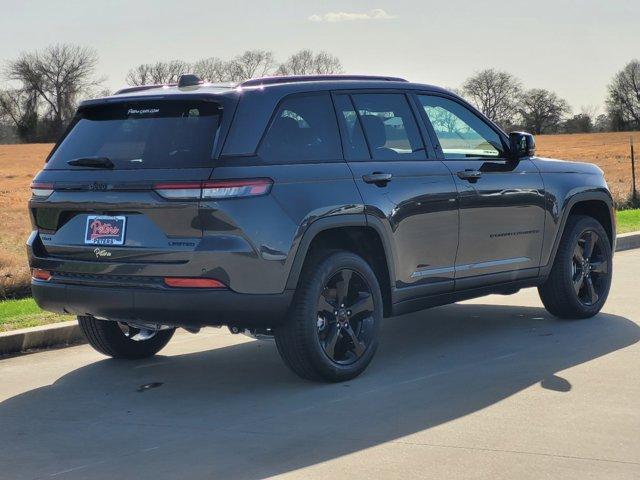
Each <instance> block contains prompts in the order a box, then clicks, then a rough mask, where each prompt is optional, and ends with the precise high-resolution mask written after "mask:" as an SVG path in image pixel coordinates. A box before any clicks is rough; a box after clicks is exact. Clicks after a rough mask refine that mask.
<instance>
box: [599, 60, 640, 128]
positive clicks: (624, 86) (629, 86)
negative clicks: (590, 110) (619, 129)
mask: <svg viewBox="0 0 640 480" xmlns="http://www.w3.org/2000/svg"><path fill="white" fill-rule="evenodd" d="M608 89H609V98H608V99H607V109H608V111H609V116H610V117H617V118H618V119H619V121H620V123H622V124H623V125H624V126H627V127H636V128H638V127H640V61H639V60H632V61H631V62H629V63H628V64H627V65H625V67H624V68H623V69H622V70H620V71H619V72H618V73H616V74H615V75H614V77H613V80H612V81H611V83H610V84H609V88H608Z"/></svg>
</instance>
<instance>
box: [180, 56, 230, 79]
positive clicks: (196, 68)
mask: <svg viewBox="0 0 640 480" xmlns="http://www.w3.org/2000/svg"><path fill="white" fill-rule="evenodd" d="M191 71H192V72H193V73H195V74H196V75H198V76H199V77H200V78H202V79H204V80H207V81H209V82H232V81H233V71H234V64H233V62H231V61H225V60H221V59H219V58H218V57H210V58H203V59H202V60H198V61H197V62H195V63H194V64H193V67H192V69H191Z"/></svg>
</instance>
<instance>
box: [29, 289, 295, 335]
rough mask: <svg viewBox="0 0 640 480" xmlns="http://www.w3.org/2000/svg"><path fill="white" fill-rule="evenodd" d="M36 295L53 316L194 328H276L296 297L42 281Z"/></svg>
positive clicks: (37, 299)
mask: <svg viewBox="0 0 640 480" xmlns="http://www.w3.org/2000/svg"><path fill="white" fill-rule="evenodd" d="M31 289H32V294H33V298H34V299H35V301H36V303H37V304H38V305H39V306H40V308H42V309H43V310H48V311H51V312H57V313H70V314H74V315H91V316H94V317H100V318H106V319H109V320H121V321H135V320H137V321H144V322H153V323H158V324H163V325H174V326H195V327H199V326H207V325H209V326H214V325H238V326H242V327H273V326H276V325H277V324H278V323H280V322H281V321H282V320H283V319H284V318H285V316H286V314H287V310H288V308H289V305H290V304H291V299H292V296H293V291H289V290H286V291H285V292H284V293H281V294H269V295H254V294H243V293H236V292H233V291H230V290H187V289H170V288H159V289H153V288H144V287H133V286H132V287H126V288H121V287H120V288H119V287H113V286H109V287H106V286H105V287H102V286H94V285H70V284H64V283H58V282H55V281H49V282H44V281H39V280H33V281H32V282H31Z"/></svg>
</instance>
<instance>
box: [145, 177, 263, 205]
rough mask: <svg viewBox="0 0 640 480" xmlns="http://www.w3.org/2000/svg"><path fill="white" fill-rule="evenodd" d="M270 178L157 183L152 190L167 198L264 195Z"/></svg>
mask: <svg viewBox="0 0 640 480" xmlns="http://www.w3.org/2000/svg"><path fill="white" fill-rule="evenodd" d="M272 185H273V180H271V179H270V178H247V179H239V180H218V181H207V182H179V183H157V184H155V185H154V186H153V188H154V190H155V191H156V192H157V193H158V194H159V195H160V196H162V197H164V198H167V199H169V200H189V199H192V200H197V199H200V198H201V199H204V200H218V199H223V198H241V197H252V196H258V195H266V194H267V193H269V191H270V190H271V186H272Z"/></svg>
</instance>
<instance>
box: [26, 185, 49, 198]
mask: <svg viewBox="0 0 640 480" xmlns="http://www.w3.org/2000/svg"><path fill="white" fill-rule="evenodd" d="M52 193H53V183H41V182H32V183H31V194H32V195H33V196H34V197H39V198H45V197H48V196H49V195H51V194H52Z"/></svg>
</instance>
